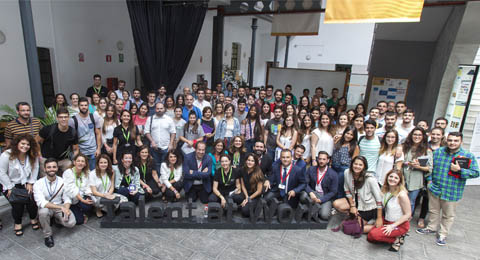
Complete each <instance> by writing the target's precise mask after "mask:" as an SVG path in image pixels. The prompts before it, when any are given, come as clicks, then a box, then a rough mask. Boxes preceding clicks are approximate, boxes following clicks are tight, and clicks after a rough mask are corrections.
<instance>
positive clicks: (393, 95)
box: [368, 77, 410, 108]
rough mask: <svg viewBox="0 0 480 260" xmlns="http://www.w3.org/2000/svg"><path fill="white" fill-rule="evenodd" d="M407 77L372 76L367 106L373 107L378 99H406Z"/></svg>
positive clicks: (387, 100) (408, 83)
mask: <svg viewBox="0 0 480 260" xmlns="http://www.w3.org/2000/svg"><path fill="white" fill-rule="evenodd" d="M409 85H410V81H409V80H408V79H394V78H383V77H373V79H372V87H371V90H370V96H369V99H368V107H369V108H370V107H375V106H376V105H377V102H378V101H382V100H383V101H386V102H389V101H394V102H398V101H404V102H405V100H406V99H407V92H408V86H409Z"/></svg>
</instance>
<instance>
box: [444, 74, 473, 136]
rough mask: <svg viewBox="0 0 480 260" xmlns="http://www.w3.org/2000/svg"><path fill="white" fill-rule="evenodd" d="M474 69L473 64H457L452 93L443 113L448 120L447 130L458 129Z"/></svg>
mask: <svg viewBox="0 0 480 260" xmlns="http://www.w3.org/2000/svg"><path fill="white" fill-rule="evenodd" d="M476 69H477V68H476V67H475V66H464V65H462V66H458V71H457V76H456V78H455V81H454V82H453V88H452V93H451V94H450V100H449V101H448V106H447V112H446V113H445V118H447V119H448V122H449V124H448V126H447V129H446V131H447V132H455V131H460V127H461V126H462V121H463V116H464V114H465V112H466V111H465V110H466V108H467V103H468V97H469V95H470V90H471V89H472V83H473V78H474V77H475V74H476Z"/></svg>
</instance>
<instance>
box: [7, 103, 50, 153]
mask: <svg viewBox="0 0 480 260" xmlns="http://www.w3.org/2000/svg"><path fill="white" fill-rule="evenodd" d="M16 108H17V114H18V117H17V118H16V119H14V120H12V121H11V122H9V123H8V124H7V127H6V128H5V144H6V146H7V147H10V144H11V142H12V140H13V138H15V136H17V135H21V134H31V135H32V136H33V137H35V136H37V135H38V132H39V131H40V128H42V124H41V123H40V120H38V118H34V117H30V111H31V107H30V104H28V103H27V102H18V103H17V105H16Z"/></svg>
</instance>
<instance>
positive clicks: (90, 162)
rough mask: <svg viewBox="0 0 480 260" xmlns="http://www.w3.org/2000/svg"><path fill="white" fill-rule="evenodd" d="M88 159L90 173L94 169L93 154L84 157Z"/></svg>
mask: <svg viewBox="0 0 480 260" xmlns="http://www.w3.org/2000/svg"><path fill="white" fill-rule="evenodd" d="M86 156H87V158H88V168H90V171H92V170H94V169H95V162H96V160H95V154H92V155H86Z"/></svg>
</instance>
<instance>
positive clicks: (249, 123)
mask: <svg viewBox="0 0 480 260" xmlns="http://www.w3.org/2000/svg"><path fill="white" fill-rule="evenodd" d="M248 125H249V126H250V139H252V138H253V134H252V122H251V121H250V118H249V119H248Z"/></svg>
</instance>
